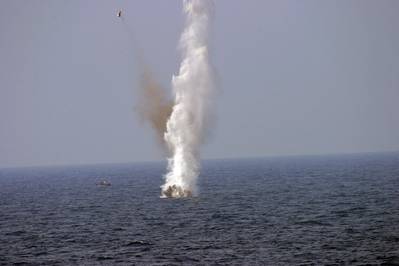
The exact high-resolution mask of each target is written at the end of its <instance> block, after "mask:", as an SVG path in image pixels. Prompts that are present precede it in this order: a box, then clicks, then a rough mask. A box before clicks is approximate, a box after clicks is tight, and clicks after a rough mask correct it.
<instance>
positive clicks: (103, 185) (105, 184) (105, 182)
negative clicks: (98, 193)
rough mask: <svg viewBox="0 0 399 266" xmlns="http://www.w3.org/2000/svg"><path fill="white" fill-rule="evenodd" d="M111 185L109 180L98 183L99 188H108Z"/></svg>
mask: <svg viewBox="0 0 399 266" xmlns="http://www.w3.org/2000/svg"><path fill="white" fill-rule="evenodd" d="M110 185H111V183H110V182H109V181H107V180H102V181H100V182H98V183H97V186H101V187H108V186H110Z"/></svg>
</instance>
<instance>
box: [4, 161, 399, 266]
mask: <svg viewBox="0 0 399 266" xmlns="http://www.w3.org/2000/svg"><path fill="white" fill-rule="evenodd" d="M165 168H166V163H164V162H153V163H131V164H102V165H87V166H57V167H30V168H13V169H11V168H7V169H0V265H399V153H367V154H349V155H326V156H287V157H273V158H248V159H226V160H205V161H204V162H203V164H202V172H201V174H200V177H199V180H198V187H199V195H198V197H192V198H183V199H170V198H166V199H165V198H160V185H162V182H163V175H164V174H165ZM104 180H105V181H107V182H109V183H110V185H107V186H105V185H102V186H101V185H98V183H99V182H101V181H104Z"/></svg>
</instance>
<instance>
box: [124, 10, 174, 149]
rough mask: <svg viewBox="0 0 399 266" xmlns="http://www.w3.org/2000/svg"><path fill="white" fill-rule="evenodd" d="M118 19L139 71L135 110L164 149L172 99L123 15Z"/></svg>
mask: <svg viewBox="0 0 399 266" xmlns="http://www.w3.org/2000/svg"><path fill="white" fill-rule="evenodd" d="M120 19H121V22H122V23H123V25H124V28H125V30H126V31H127V33H128V34H129V37H130V39H131V41H132V44H133V50H134V53H135V59H136V60H135V61H136V67H137V69H138V72H139V84H138V90H137V96H138V97H137V100H136V104H135V110H136V111H137V114H138V115H139V117H140V120H141V121H142V122H145V123H148V124H149V125H150V126H151V127H152V128H153V129H154V131H155V133H156V136H157V139H158V143H159V144H160V145H161V146H162V148H163V149H164V150H165V151H166V150H167V149H166V146H165V145H166V143H165V141H164V133H165V132H166V122H167V121H168V119H169V117H170V114H171V113H172V108H173V101H172V100H171V99H170V98H169V97H168V95H167V93H166V90H165V89H164V88H163V87H162V86H161V85H160V83H159V82H158V81H157V79H156V78H155V77H154V75H153V72H152V71H151V68H150V67H149V66H148V64H147V63H146V60H145V59H144V53H143V52H142V50H141V49H140V47H139V43H138V41H137V39H136V36H135V33H134V30H133V28H132V27H131V26H130V25H129V24H128V23H127V22H126V21H125V18H124V17H123V16H120Z"/></svg>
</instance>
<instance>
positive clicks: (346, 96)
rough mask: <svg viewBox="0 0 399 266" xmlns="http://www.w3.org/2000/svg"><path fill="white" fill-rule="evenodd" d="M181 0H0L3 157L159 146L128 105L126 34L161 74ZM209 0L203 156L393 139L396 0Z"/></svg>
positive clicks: (396, 124) (316, 149)
mask: <svg viewBox="0 0 399 266" xmlns="http://www.w3.org/2000/svg"><path fill="white" fill-rule="evenodd" d="M181 6H182V4H181V2H180V1H154V0H153V1H149V0H142V1H105V0H104V1H99V0H95V1H94V0H92V1H80V0H69V1H55V0H40V1H39V0H36V1H25V0H2V1H0V167H8V166H25V165H48V164H77V163H102V162H130V161H147V160H159V159H162V158H163V155H162V153H161V152H160V151H159V149H158V147H157V145H156V142H155V139H154V133H153V132H152V131H151V129H150V128H149V127H146V126H142V125H141V123H140V121H139V119H138V118H137V115H136V114H135V113H134V103H135V97H136V93H135V87H136V86H137V68H136V65H135V49H133V47H134V40H133V38H132V35H133V34H134V35H135V36H136V39H137V42H138V44H137V45H138V46H139V47H141V50H142V52H143V54H144V57H145V58H146V60H147V61H148V62H149V63H150V64H151V65H152V67H153V69H154V71H155V73H156V75H157V77H158V78H159V80H160V81H161V82H162V83H163V84H164V85H165V87H170V79H171V76H172V74H174V73H176V72H177V70H178V66H179V53H178V50H177V49H176V45H177V42H178V39H179V35H180V31H181V29H182V27H183V25H182V22H183V16H182V12H181ZM119 8H121V9H123V10H124V16H125V20H126V24H127V26H126V25H124V24H122V23H121V21H120V20H119V19H118V18H117V17H116V12H117V10H118V9H119ZM215 8H216V10H215V21H214V29H213V36H214V39H213V47H212V48H213V62H214V65H215V67H216V68H217V70H218V76H219V79H220V92H219V93H218V95H217V100H216V103H217V118H216V123H215V128H214V129H213V134H212V137H211V138H210V139H209V142H208V143H207V144H206V145H205V146H204V149H203V157H204V158H213V157H246V156H274V155H285V154H323V153H341V152H364V151H390V150H399V116H398V115H399V27H398V25H399V15H398V14H399V1H397V0H392V1H388V0H379V1H375V0H370V1H368V0H363V1H349V0H348V1H319V0H312V1H311V0H303V1H294V0H292V1H284V0H274V1H266V0H258V1H255V0H246V1H243V0H240V1H238V0H237V1H232V0H217V1H216V4H215ZM136 50H137V49H136Z"/></svg>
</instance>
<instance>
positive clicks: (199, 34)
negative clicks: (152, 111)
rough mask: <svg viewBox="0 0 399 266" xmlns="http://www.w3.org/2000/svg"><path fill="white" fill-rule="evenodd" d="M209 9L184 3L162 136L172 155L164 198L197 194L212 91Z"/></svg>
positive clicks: (206, 4)
mask: <svg viewBox="0 0 399 266" xmlns="http://www.w3.org/2000/svg"><path fill="white" fill-rule="evenodd" d="M212 7H213V5H212V2H211V1H208V0H191V1H190V0H186V1H183V10H184V13H185V15H186V23H185V29H184V31H183V33H182V35H181V39H180V49H181V53H182V62H181V64H180V69H179V73H178V75H177V76H173V78H172V87H173V92H174V96H175V99H174V106H173V111H172V113H171V116H170V118H169V120H168V121H167V124H166V133H165V136H164V137H165V141H166V143H167V146H168V148H169V150H170V151H171V154H172V156H171V157H170V158H169V159H168V173H167V174H166V176H165V184H164V185H163V186H162V187H161V188H162V196H164V197H186V196H191V195H196V194H197V193H198V190H197V177H198V175H199V171H200V157H199V152H200V151H199V150H200V145H201V143H202V142H203V136H204V132H205V130H206V126H207V120H208V117H209V111H210V108H211V104H210V102H211V98H212V91H213V89H214V78H213V71H212V67H211V65H210V62H209V51H208V47H209V26H210V23H211V16H212Z"/></svg>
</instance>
